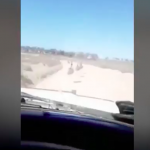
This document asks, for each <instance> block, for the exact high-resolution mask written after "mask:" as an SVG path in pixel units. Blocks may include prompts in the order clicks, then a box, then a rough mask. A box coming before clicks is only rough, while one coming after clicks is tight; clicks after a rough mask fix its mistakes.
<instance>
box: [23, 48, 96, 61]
mask: <svg viewBox="0 0 150 150" xmlns="http://www.w3.org/2000/svg"><path fill="white" fill-rule="evenodd" d="M21 51H22V52H28V53H43V54H53V55H61V56H68V57H78V58H89V59H93V60H97V59H99V57H98V55H97V54H90V53H83V52H78V53H77V52H68V51H64V50H57V49H44V48H41V47H30V46H22V47H21Z"/></svg>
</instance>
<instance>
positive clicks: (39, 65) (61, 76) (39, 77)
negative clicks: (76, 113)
mask: <svg viewBox="0 0 150 150" xmlns="http://www.w3.org/2000/svg"><path fill="white" fill-rule="evenodd" d="M71 62H72V70H71V71H70V73H68V70H69V68H70V67H71ZM81 62H82V67H79V68H78V69H76V67H77V64H79V63H81ZM133 67H134V65H133V64H131V63H129V62H127V63H125V62H115V63H114V62H111V61H109V60H105V61H104V60H103V61H102V60H100V61H90V60H79V59H74V58H72V59H71V58H66V57H56V56H52V55H41V54H27V53H22V54H21V87H27V88H28V87H32V88H40V89H54V90H59V91H76V94H78V95H83V96H88V97H96V98H102V99H109V100H114V101H117V100H130V101H134V69H133Z"/></svg>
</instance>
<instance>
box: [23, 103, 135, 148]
mask: <svg viewBox="0 0 150 150" xmlns="http://www.w3.org/2000/svg"><path fill="white" fill-rule="evenodd" d="M125 104H126V107H123V106H125ZM131 106H132V108H133V109H134V107H133V105H132V104H129V103H128V102H124V103H123V104H122V103H118V107H119V108H120V115H123V118H124V115H128V116H130V117H129V118H128V117H127V118H126V119H123V120H133V119H131V115H133V114H134V112H133V111H131ZM128 108H129V109H128ZM123 109H125V110H126V111H123ZM133 109H132V110H133ZM128 110H129V111H128ZM116 118H121V116H119V117H116ZM118 120H119V119H118ZM120 120H121V119H120ZM120 120H119V121H117V119H116V120H115V121H110V120H106V119H104V118H101V119H96V118H92V117H86V116H80V115H74V114H71V113H70V114H68V113H64V112H61V111H43V110H41V109H28V108H26V109H21V148H22V149H28V150H29V149H84V150H97V149H98V150H99V149H109V150H113V149H114V150H120V149H122V148H124V149H127V150H130V149H133V148H134V144H133V143H134V142H133V135H134V125H133V121H120ZM131 122H132V123H131Z"/></svg>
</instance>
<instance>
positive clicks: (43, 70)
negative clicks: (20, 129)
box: [21, 0, 134, 111]
mask: <svg viewBox="0 0 150 150" xmlns="http://www.w3.org/2000/svg"><path fill="white" fill-rule="evenodd" d="M133 34H134V33H133V1H132V0H122V1H120V0H115V1H112V0H105V1H102V0H88V1H87V0H80V1H79V0H74V1H73V0H55V1H54V0H44V1H43V0H38V1H37V0H32V1H29V0H22V1H21V88H22V92H26V93H28V94H31V95H34V96H38V97H44V98H48V99H53V100H56V101H61V102H65V103H70V104H72V105H78V106H82V107H84V106H85V107H88V108H90V107H91V108H93V109H99V110H103V111H114V108H113V105H112V103H113V102H116V101H132V102H134V48H133ZM29 89H31V90H29ZM33 89H34V90H33ZM36 89H38V90H37V91H36ZM71 94H72V95H71ZM62 99H63V100H62ZM101 100H103V102H101ZM110 103H111V104H110Z"/></svg>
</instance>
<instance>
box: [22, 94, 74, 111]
mask: <svg viewBox="0 0 150 150" xmlns="http://www.w3.org/2000/svg"><path fill="white" fill-rule="evenodd" d="M21 107H22V108H37V109H47V110H56V111H66V112H75V111H76V110H74V109H72V108H71V106H70V105H69V104H65V103H62V102H57V101H55V100H51V99H45V98H41V97H37V96H32V95H30V94H27V93H23V92H21Z"/></svg>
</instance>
